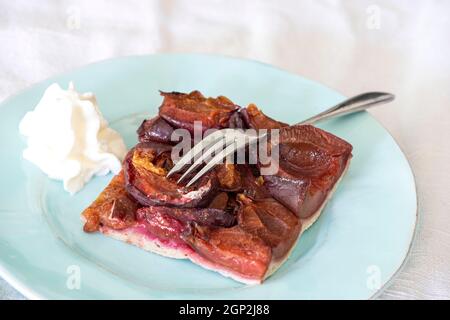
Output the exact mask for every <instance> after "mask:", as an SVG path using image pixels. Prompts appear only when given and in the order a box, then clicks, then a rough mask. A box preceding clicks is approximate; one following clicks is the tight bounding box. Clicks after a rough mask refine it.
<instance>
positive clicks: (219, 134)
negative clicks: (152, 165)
mask: <svg viewBox="0 0 450 320" xmlns="http://www.w3.org/2000/svg"><path fill="white" fill-rule="evenodd" d="M224 136H225V132H223V131H222V130H220V131H216V132H213V133H211V134H210V135H209V136H207V137H206V138H205V139H203V140H201V141H200V142H199V143H197V144H196V145H195V146H194V147H193V148H192V149H191V150H189V152H188V153H186V154H185V155H184V156H183V157H181V159H180V160H179V161H178V162H177V163H176V164H175V166H174V167H173V168H172V169H171V170H170V171H169V173H168V174H167V177H170V176H171V175H172V174H174V173H175V172H178V171H180V170H181V169H182V168H183V167H184V166H185V165H186V164H188V163H190V162H191V161H192V159H195V158H196V157H197V156H198V155H199V154H201V153H202V152H203V149H204V148H205V147H209V146H210V145H212V144H213V143H216V142H217V141H218V140H219V139H222V138H223V137H224Z"/></svg>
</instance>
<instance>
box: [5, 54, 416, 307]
mask: <svg viewBox="0 0 450 320" xmlns="http://www.w3.org/2000/svg"><path fill="white" fill-rule="evenodd" d="M154 56H184V57H188V56H191V57H195V56H196V57H200V58H201V57H210V58H219V59H225V60H234V61H240V62H247V63H253V64H259V65H261V66H264V67H266V68H271V69H276V70H278V71H281V72H283V73H286V74H288V75H291V76H292V75H293V76H298V77H300V78H302V79H303V80H306V81H307V82H310V83H315V84H319V85H320V86H322V87H323V88H326V89H328V90H330V91H333V92H335V93H337V94H339V95H341V96H343V97H348V96H347V95H344V94H343V93H342V92H341V91H340V90H337V89H335V88H333V87H331V86H329V85H326V84H324V83H322V82H321V81H319V80H315V79H311V78H308V77H305V76H303V75H301V74H298V73H295V72H292V71H289V70H286V69H284V68H282V67H279V66H277V65H273V64H270V63H267V62H264V61H259V60H256V59H249V58H246V57H238V56H232V55H226V54H217V53H196V52H160V53H148V54H130V55H118V56H114V57H109V58H105V59H100V60H96V61H92V62H89V63H87V64H83V65H79V66H75V67H73V68H68V69H67V70H65V71H63V72H60V73H57V74H53V75H51V76H49V77H47V78H44V79H41V80H39V81H37V82H33V83H31V84H29V85H27V86H25V87H23V88H22V89H21V90H19V91H18V92H15V93H13V94H10V95H8V96H7V97H6V98H5V99H3V100H1V101H0V112H1V111H2V108H4V107H5V105H7V104H8V103H9V102H10V101H11V100H13V99H14V98H16V97H18V96H20V95H21V94H23V93H24V92H26V91H29V90H32V89H33V88H34V87H36V86H38V85H40V84H42V83H43V82H46V81H50V80H52V79H53V78H57V77H63V76H66V75H68V74H70V73H72V72H75V71H79V70H81V69H88V68H89V67H90V66H92V65H98V64H102V63H106V62H109V61H112V60H121V59H133V58H145V57H154ZM365 113H366V114H367V115H368V116H369V117H370V118H372V120H374V121H375V122H377V124H378V125H380V126H381V127H382V128H383V129H384V130H385V131H386V133H387V134H388V135H389V136H390V137H391V138H392V139H393V141H394V142H395V144H396V145H397V147H398V148H399V150H400V153H401V155H402V157H403V158H404V159H405V160H406V163H407V166H408V169H409V172H410V173H411V177H412V182H413V184H414V188H413V190H414V197H415V199H416V200H415V202H414V205H415V215H414V217H415V219H414V224H413V227H412V232H411V239H410V240H409V246H408V249H407V251H406V253H405V255H404V257H403V260H402V261H401V263H400V265H399V266H398V268H397V269H396V270H395V271H394V272H393V274H392V275H391V276H390V277H389V279H387V280H386V282H385V283H384V284H383V285H382V286H381V287H380V288H379V289H377V290H376V291H375V292H374V293H373V294H372V296H370V297H369V298H368V300H373V299H377V298H378V297H379V296H380V295H381V294H382V293H383V292H385V290H386V289H387V288H388V287H389V286H391V285H392V283H393V282H394V280H395V279H396V278H397V277H398V276H399V274H400V273H401V272H402V270H403V269H404V268H405V266H406V264H407V262H408V260H409V258H410V255H411V252H412V248H413V246H414V245H415V243H416V240H417V233H418V229H419V228H418V226H419V222H420V221H421V215H420V212H419V197H418V187H417V179H416V175H415V173H414V170H413V169H412V166H411V162H410V160H409V159H408V157H407V156H406V153H405V152H404V150H403V147H402V145H401V144H400V143H399V142H398V140H397V139H396V138H395V137H394V135H393V134H392V133H391V131H390V130H388V129H387V128H386V127H385V125H384V124H383V123H381V122H380V121H379V120H378V119H377V118H376V117H374V116H373V115H372V114H371V113H370V112H367V111H365ZM0 277H2V278H3V279H4V280H5V281H6V282H7V283H8V284H9V285H11V286H12V287H13V288H14V289H15V290H17V291H18V292H19V293H21V294H22V295H23V296H25V297H26V298H27V299H30V300H47V299H50V298H46V297H45V296H43V295H41V294H39V293H37V292H36V291H35V290H34V289H32V288H30V287H28V286H27V285H26V284H25V283H24V282H22V281H20V280H19V279H18V278H17V277H16V276H15V275H13V274H12V273H11V272H10V271H9V270H8V269H7V268H5V267H4V265H3V264H2V261H1V260H0ZM63 299H70V298H63Z"/></svg>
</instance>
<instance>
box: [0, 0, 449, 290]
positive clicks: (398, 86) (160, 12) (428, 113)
mask: <svg viewBox="0 0 450 320" xmlns="http://www.w3.org/2000/svg"><path fill="white" fill-rule="evenodd" d="M449 12H450V2H449V1H444V0H442V1H419V0H415V1H406V0H403V1H402V0H397V1H388V0H386V1H383V0H373V1H364V0H357V1H356V0H355V1H349V0H346V1H337V0H329V1H324V0H322V1H296V0H292V1H251V0H250V1H245V0H231V1H229V0H228V1H217V0H205V1H200V0H190V1H181V0H180V1H176V0H172V1H162V0H161V1H142V0H135V1H120V2H119V1H116V2H114V4H113V3H112V1H106V0H105V1H94V0H83V1H25V0H20V1H18V0H15V1H7V0H0V43H1V50H0V72H1V75H2V76H1V77H0V100H3V99H5V98H7V97H8V96H9V95H11V94H14V93H16V92H18V91H20V90H22V89H24V88H25V87H27V86H28V85H30V84H32V83H35V82H38V81H40V80H42V79H45V78H47V77H50V76H53V75H56V74H58V73H60V72H63V71H66V70H69V69H72V68H75V67H77V66H81V65H84V64H86V63H90V62H93V61H97V60H101V59H106V58H111V57H117V56H123V55H132V54H146V53H155V52H174V51H175V52H204V53H219V54H226V55H232V56H238V57H244V58H251V59H256V60H260V61H264V62H267V63H270V64H273V65H276V66H279V67H282V68H285V69H287V70H290V71H292V72H295V73H298V74H301V75H303V76H305V77H308V78H311V79H314V80H317V81H320V82H322V83H324V84H326V85H328V86H330V87H332V88H335V89H337V90H339V91H341V92H343V93H344V94H346V95H353V94H356V93H360V92H363V91H367V90H383V91H389V92H393V93H395V94H396V96H397V99H396V101H395V102H394V103H392V104H390V105H389V106H385V107H380V108H377V109H376V110H373V111H372V113H373V114H374V115H375V117H376V118H377V119H379V120H380V121H381V122H382V124H383V125H384V126H385V127H386V128H387V129H388V130H389V131H390V132H391V133H392V134H393V136H394V137H395V138H396V140H397V141H398V143H399V144H400V146H401V147H402V149H403V150H404V152H405V153H406V156H407V157H408V159H409V161H410V162H411V165H412V168H413V170H414V173H415V176H416V179H417V181H416V182H417V186H418V193H419V213H420V224H419V229H418V234H417V237H416V241H415V244H414V245H413V248H412V252H411V255H410V258H409V260H408V262H407V264H406V266H405V267H404V269H403V271H402V272H401V273H400V274H399V276H398V277H397V278H396V280H395V281H393V282H392V285H391V286H390V287H389V288H388V289H387V290H386V291H385V292H384V293H383V294H382V295H381V298H385V299H395V298H438V299H439V298H447V299H449V298H450V231H449V230H450V212H449V206H450V201H449V200H450V187H449V182H448V181H449V179H450V149H449V141H450V41H449V38H450V37H449V36H450V34H449V33H450V32H449V31H450V20H449V17H450V16H449V14H448V13H449ZM0 116H1V115H0ZM20 297H21V295H20V294H19V293H17V292H16V291H15V290H14V289H12V288H11V287H10V286H9V285H8V284H7V283H6V282H5V281H3V280H1V279H0V298H3V299H5V298H6V299H8V298H20Z"/></svg>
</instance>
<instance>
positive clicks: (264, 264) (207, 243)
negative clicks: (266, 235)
mask: <svg viewBox="0 0 450 320" xmlns="http://www.w3.org/2000/svg"><path fill="white" fill-rule="evenodd" d="M182 238H183V239H184V241H186V243H187V244H189V246H191V247H192V248H193V249H194V250H195V252H196V253H197V254H199V255H200V256H202V257H203V258H204V259H206V260H208V261H211V262H212V263H214V264H215V265H219V266H222V267H225V268H226V269H229V270H232V271H233V272H235V273H237V274H239V276H241V277H244V278H245V277H248V278H255V279H258V280H260V279H263V278H264V275H265V274H266V272H267V269H268V267H269V264H270V261H271V259H272V250H271V248H270V247H269V246H268V245H267V244H265V243H264V241H263V240H262V239H261V238H260V237H258V236H255V235H253V234H251V233H249V232H246V231H245V230H243V229H242V228H241V227H239V226H234V227H231V228H212V227H204V226H199V225H197V224H191V225H190V226H189V228H188V229H186V230H185V231H184V232H183V234H182Z"/></svg>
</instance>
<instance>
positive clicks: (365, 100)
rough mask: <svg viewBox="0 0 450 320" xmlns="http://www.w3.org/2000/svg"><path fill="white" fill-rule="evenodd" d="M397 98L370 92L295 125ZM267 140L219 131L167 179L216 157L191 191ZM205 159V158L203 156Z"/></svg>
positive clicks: (179, 163) (203, 171) (225, 130)
mask: <svg viewBox="0 0 450 320" xmlns="http://www.w3.org/2000/svg"><path fill="white" fill-rule="evenodd" d="M394 98H395V96H394V95H393V94H390V93H384V92H367V93H363V94H360V95H357V96H354V97H353V98H350V99H347V100H345V101H343V102H341V103H339V104H337V105H335V106H333V107H331V108H329V109H327V110H325V111H323V112H321V113H319V114H317V115H315V116H313V117H311V118H308V119H306V120H304V121H302V122H299V123H296V124H295V125H302V124H311V123H315V122H318V121H321V120H325V119H330V118H334V117H338V116H342V115H346V114H351V113H355V112H358V111H362V110H365V109H367V108H369V107H372V106H375V105H378V104H383V103H387V102H390V101H392V100H394ZM266 136H267V131H265V132H262V133H257V134H253V133H248V132H243V131H242V130H237V129H222V130H218V131H216V132H214V133H212V134H210V135H208V136H206V137H205V138H204V139H203V140H201V141H200V142H198V143H197V144H196V145H195V146H194V147H193V148H192V149H191V150H190V151H189V152H188V153H186V154H185V155H184V156H183V157H182V158H181V159H180V160H179V161H178V162H177V163H176V164H175V166H174V167H173V168H172V170H170V171H169V173H168V174H167V177H169V176H171V175H172V174H174V173H176V172H178V171H180V170H181V169H182V168H184V167H185V166H186V165H188V164H189V163H191V161H192V160H195V161H194V163H193V164H192V165H191V166H190V167H189V168H188V169H187V170H186V171H185V172H184V173H183V175H182V176H181V177H180V178H179V179H178V183H180V182H181V181H183V179H185V178H186V177H187V176H188V175H189V174H190V173H191V172H192V171H193V170H195V169H196V168H197V167H199V166H200V165H201V164H202V163H203V162H205V161H206V160H207V159H208V158H210V157H211V156H212V154H215V155H214V156H213V157H212V158H211V159H210V160H209V161H208V162H207V163H206V165H205V166H204V167H203V168H202V169H201V170H200V171H199V172H198V173H197V174H196V175H195V176H194V177H193V178H192V179H191V180H190V181H189V182H188V183H187V184H186V186H187V187H189V186H190V185H192V184H193V183H194V182H195V181H197V180H198V179H199V178H200V177H201V176H203V175H204V174H205V173H206V172H208V171H209V170H210V169H211V168H212V167H214V166H215V165H217V164H219V163H221V162H222V161H223V160H224V159H225V158H227V157H228V156H230V155H232V154H234V153H235V152H236V151H237V150H239V149H241V148H244V147H245V146H247V145H249V144H252V143H255V142H257V141H259V140H260V139H262V138H264V137H266ZM200 155H201V156H200Z"/></svg>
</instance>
